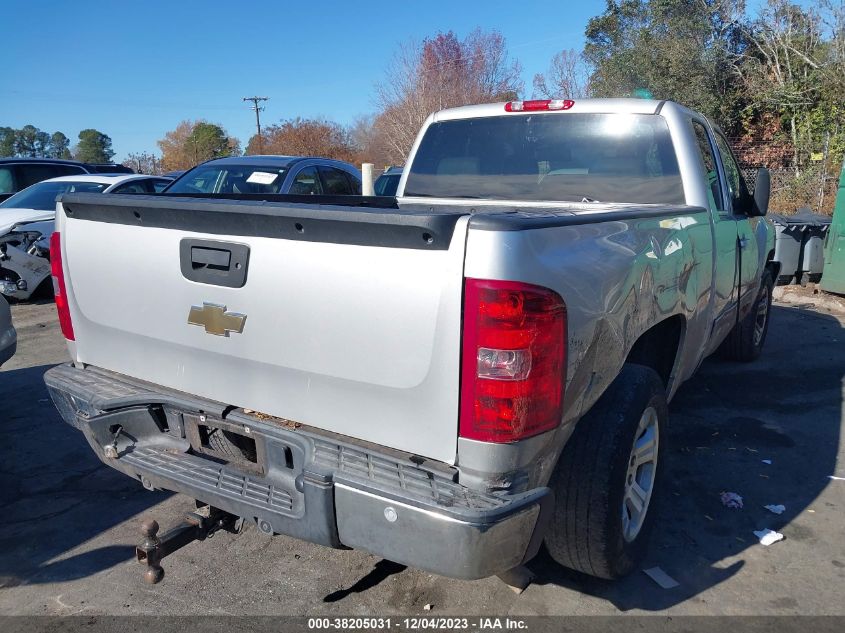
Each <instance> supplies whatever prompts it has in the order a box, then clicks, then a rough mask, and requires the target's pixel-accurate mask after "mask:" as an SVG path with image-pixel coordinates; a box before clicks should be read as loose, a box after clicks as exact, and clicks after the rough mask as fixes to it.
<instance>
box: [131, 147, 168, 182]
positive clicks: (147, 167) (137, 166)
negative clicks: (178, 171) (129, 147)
mask: <svg viewBox="0 0 845 633" xmlns="http://www.w3.org/2000/svg"><path fill="white" fill-rule="evenodd" d="M123 165H124V166H126V167H129V168H130V169H134V170H135V171H136V172H137V173H139V174H153V175H156V176H158V175H160V174H162V173H164V172H163V171H162V168H161V158H158V157H156V155H155V154H151V153H149V152H133V153H131V154H129V155H128V156H127V157H126V160H124V161H123Z"/></svg>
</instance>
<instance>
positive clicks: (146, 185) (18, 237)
mask: <svg viewBox="0 0 845 633" xmlns="http://www.w3.org/2000/svg"><path fill="white" fill-rule="evenodd" d="M170 182H171V179H170V178H164V177H162V176H144V175H140V174H115V175H106V174H88V175H85V176H63V177H61V178H51V179H50V180H45V181H43V182H39V183H36V184H34V185H32V186H30V187H27V188H26V189H24V190H23V191H20V192H18V193H16V194H15V195H14V196H12V197H11V198H9V199H7V200H5V201H4V202H2V203H0V293H2V294H4V295H6V296H7V297H11V298H14V299H18V300H25V299H28V298H29V297H30V296H32V294H33V292H35V290H36V289H37V288H38V286H40V285H41V284H42V283H43V282H45V281H47V279H48V277H49V276H50V263H49V250H50V235H51V234H52V233H53V218H54V217H55V214H56V197H57V196H59V195H61V194H63V193H67V192H87V193H98V194H99V193H134V194H138V193H142V194H143V193H147V194H149V193H158V192H159V191H161V190H162V189H163V188H164V187H165V186H167V185H168V184H169V183H170Z"/></svg>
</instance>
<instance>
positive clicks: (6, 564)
mask: <svg viewBox="0 0 845 633" xmlns="http://www.w3.org/2000/svg"><path fill="white" fill-rule="evenodd" d="M12 310H13V318H14V320H15V324H16V326H17V327H18V332H19V337H20V343H19V348H18V354H17V356H16V357H15V358H13V359H12V361H11V362H9V363H8V364H7V365H6V366H4V367H3V368H2V370H0V403H2V405H0V407H2V408H1V409H0V411H2V414H0V422H2V430H3V437H4V441H3V442H2V444H0V509H2V515H3V516H2V520H0V614H61V615H70V614H92V615H93V614H116V615H123V614H142V613H143V614H160V615H164V614H260V615H277V614H278V615H281V614H289V615H312V614H346V615H389V614H415V613H419V614H423V613H430V614H466V615H471V614H484V615H487V614H497V615H530V614H540V615H545V614H618V613H622V612H628V613H666V614H675V615H680V614H719V615H737V614H770V615H771V614H793V613H798V614H845V601H843V600H842V588H843V586H845V539H843V534H845V529H843V525H845V481H839V480H831V479H830V478H829V476H830V475H837V476H840V477H845V450H843V446H845V444H843V440H842V438H841V435H842V429H843V419H845V418H843V406H842V403H843V381H842V378H843V373H845V330H843V325H845V318H837V317H833V316H830V315H828V314H822V313H819V312H814V311H812V310H810V309H807V308H805V307H801V306H795V305H794V304H793V305H791V306H789V307H786V306H785V305H778V306H776V307H775V308H774V312H773V317H772V318H773V321H772V325H771V330H770V331H769V339H768V343H767V349H766V350H765V352H764V355H763V357H762V358H761V359H760V360H759V361H758V362H756V363H754V364H750V365H739V364H732V363H726V362H721V361H718V360H709V361H707V362H706V363H705V364H704V365H703V366H702V368H701V370H700V372H699V374H698V375H697V376H696V377H695V378H694V379H693V380H692V381H690V382H688V383H687V384H686V385H685V386H684V387H682V389H681V391H680V393H679V394H678V396H677V397H676V399H675V400H674V401H673V403H672V405H671V407H670V411H671V429H670V442H671V445H670V455H669V458H670V461H669V469H670V472H669V475H670V476H669V478H668V480H667V481H668V483H669V485H668V486H666V488H665V490H664V492H663V494H662V495H661V497H660V498H659V499H658V501H659V508H658V511H659V513H660V517H659V518H660V521H659V524H658V526H657V529H656V530H655V533H654V535H653V538H652V543H651V547H650V554H649V558H648V560H647V564H646V567H651V566H654V565H659V566H661V567H662V568H663V569H664V570H665V571H666V572H667V573H668V574H670V575H671V576H672V577H673V578H675V579H676V580H677V581H678V582H679V583H680V586H679V587H676V588H674V589H668V590H666V589H661V588H659V587H658V586H657V585H656V584H654V583H653V582H652V581H651V580H650V579H649V578H648V577H646V576H645V575H644V574H642V573H635V574H634V575H632V576H630V577H628V578H627V579H624V580H622V581H620V582H617V583H607V582H603V581H598V580H595V579H590V578H586V577H583V576H580V575H578V574H575V573H573V572H568V571H565V570H561V569H559V568H557V567H555V565H554V564H553V563H551V562H550V561H549V559H548V558H547V557H546V556H545V555H544V554H541V555H540V557H539V558H538V559H536V560H535V561H534V562H533V563H532V564H531V567H532V569H533V570H534V571H535V573H536V574H537V579H536V581H535V582H534V584H532V585H531V586H530V587H529V588H528V590H527V591H525V593H523V594H522V595H519V596H517V595H515V594H514V593H512V592H511V591H510V590H509V589H508V588H506V587H505V586H504V585H503V584H502V583H501V582H500V581H499V580H497V579H495V578H491V579H487V580H483V581H477V582H461V581H455V580H449V579H444V578H439V577H436V576H433V575H431V574H428V573H425V572H420V571H416V570H413V569H405V568H403V567H401V566H399V565H396V564H394V563H390V562H388V561H384V560H381V559H378V558H376V557H373V556H370V555H368V554H365V553H362V552H356V551H336V550H329V549H325V548H322V547H319V546H316V545H310V544H308V543H303V542H300V541H297V540H294V539H291V538H288V537H284V536H277V537H273V538H268V537H266V536H264V535H262V534H261V533H259V532H258V530H257V529H254V528H252V527H250V528H248V529H247V530H246V531H245V532H244V533H243V534H241V535H239V536H234V535H230V534H228V533H219V534H217V535H215V536H214V538H212V539H209V540H207V541H205V542H199V543H193V544H191V545H189V546H188V547H186V548H184V549H183V550H181V551H180V552H178V553H176V554H175V555H173V556H172V557H170V558H168V559H166V560H165V563H164V567H165V569H166V576H165V579H164V581H163V582H162V583H161V584H159V585H155V586H149V585H146V584H144V583H143V581H142V579H141V572H142V568H141V566H140V565H139V564H138V563H137V562H135V561H134V559H133V554H134V545H135V543H136V542H137V541H138V540H139V529H138V526H139V524H140V522H141V520H142V518H144V517H150V516H152V517H155V518H156V519H158V520H159V522H160V523H161V524H162V525H164V526H166V525H168V524H170V523H173V522H176V521H177V520H178V519H179V518H180V517H181V515H182V514H183V512H184V511H186V510H188V509H190V508H191V507H192V500H190V499H187V498H185V497H182V496H180V495H173V494H168V493H164V492H154V493H151V492H147V491H146V490H144V489H143V488H142V487H141V485H140V484H139V483H137V482H135V481H134V480H131V479H129V478H127V477H125V476H123V475H121V474H119V473H117V472H116V471H113V470H111V469H109V468H107V467H105V466H103V465H101V464H100V462H99V461H98V460H97V459H96V458H95V457H94V455H93V454H92V452H91V450H90V449H89V447H88V445H87V443H86V442H85V441H84V439H83V438H82V436H81V435H80V434H78V433H77V432H76V431H74V430H73V429H71V428H70V427H68V426H67V425H65V424H64V423H63V422H61V421H60V419H59V416H58V414H57V413H56V411H55V410H54V408H53V405H52V403H51V402H50V401H49V399H48V396H47V393H46V390H45V388H44V386H43V383H42V380H41V376H42V374H43V373H44V371H46V370H47V369H48V368H49V367H50V366H52V365H53V364H56V363H59V362H62V361H63V360H64V359H65V355H66V352H65V347H64V342H63V341H62V339H61V335H60V333H59V330H58V325H57V323H56V321H55V318H54V308H53V306H52V305H51V304H49V303H46V304H41V305H17V306H13V308H12ZM764 459H766V460H771V461H772V463H771V465H767V464H764V463H763V462H762V460H764ZM722 491H732V492H737V493H739V494H740V495H742V497H743V498H744V508H743V509H729V508H726V507H723V506H722V504H721V502H720V499H719V494H720V492H722ZM766 504H783V505H785V506H786V511H785V512H784V513H783V514H782V515H780V516H777V515H774V514H771V513H770V512H768V511H767V510H766V509H764V508H763V506H764V505H766ZM764 527H767V528H771V529H774V530H778V531H780V532H782V533H783V534H784V535H785V536H786V539H785V540H784V541H782V542H779V543H775V544H774V545H771V546H770V547H764V546H762V545H760V544H758V543H757V539H756V537H755V536H754V534H753V531H754V530H756V529H760V528H764ZM426 605H431V609H430V611H425V610H424V608H425V606H426Z"/></svg>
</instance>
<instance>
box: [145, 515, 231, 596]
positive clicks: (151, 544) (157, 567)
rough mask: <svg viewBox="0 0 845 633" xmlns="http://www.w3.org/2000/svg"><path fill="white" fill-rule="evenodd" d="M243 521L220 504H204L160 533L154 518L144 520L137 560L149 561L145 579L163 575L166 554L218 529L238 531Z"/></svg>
mask: <svg viewBox="0 0 845 633" xmlns="http://www.w3.org/2000/svg"><path fill="white" fill-rule="evenodd" d="M242 525H243V521H242V520H241V519H239V518H238V517H236V516H234V515H232V514H229V513H228V512H224V511H223V510H220V509H218V508H212V507H210V506H205V507H203V508H199V509H198V510H197V511H196V512H189V513H188V514H187V515H185V517H184V518H183V519H182V522H181V523H179V524H178V525H176V526H175V527H173V528H171V529H169V530H167V531H165V532H164V534H162V535H161V536H159V535H158V531H159V525H158V522H157V521H155V520H153V519H147V520H145V521H144V522H143V523H142V524H141V534H143V535H144V540H143V542H142V543H141V544H140V545H138V546H137V547H136V548H135V555H136V557H137V558H138V562H139V563H141V564H143V565H146V567H147V568H146V570H144V580H145V581H146V582H148V583H150V584H151V585H154V584H156V583H157V582H160V581H161V579H162V578H163V577H164V569H162V567H161V561H162V559H163V558H165V557H166V556H169V555H170V554H172V553H173V552H175V551H177V550H179V549H181V548H183V547H185V546H186V545H188V544H189V543H191V542H193V541H202V540H205V539H207V538H209V537H211V536H212V535H213V534H214V533H215V532H216V531H217V530H226V531H227V532H232V533H234V534H237V533H239V532H240V530H241V527H242Z"/></svg>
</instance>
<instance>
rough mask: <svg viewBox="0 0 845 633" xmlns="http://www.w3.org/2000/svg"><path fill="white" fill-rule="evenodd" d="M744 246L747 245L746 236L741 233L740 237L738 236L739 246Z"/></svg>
mask: <svg viewBox="0 0 845 633" xmlns="http://www.w3.org/2000/svg"><path fill="white" fill-rule="evenodd" d="M746 246H748V238H747V237H745V236H744V235H743V236H742V237H741V238H739V247H740V248H745V247H746Z"/></svg>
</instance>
